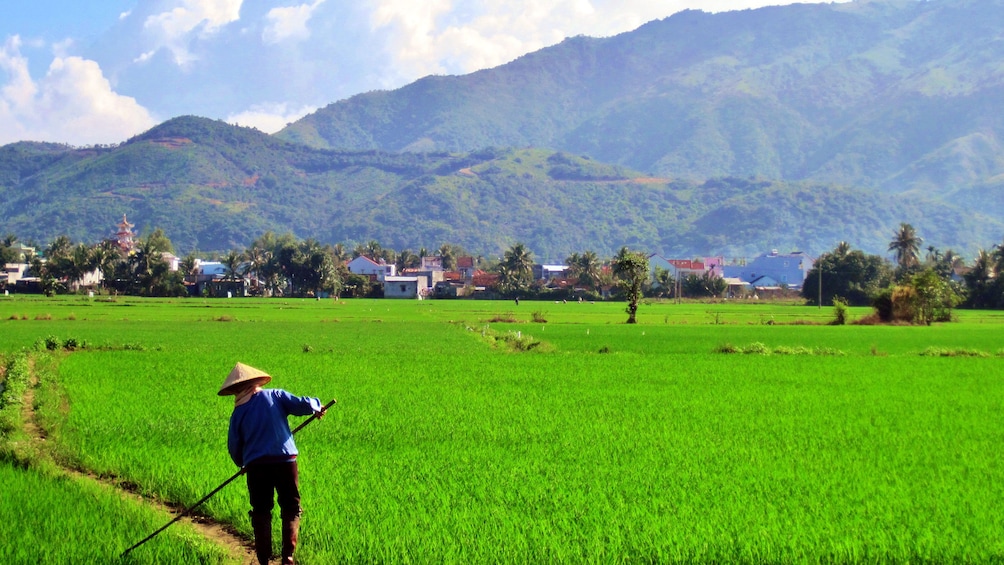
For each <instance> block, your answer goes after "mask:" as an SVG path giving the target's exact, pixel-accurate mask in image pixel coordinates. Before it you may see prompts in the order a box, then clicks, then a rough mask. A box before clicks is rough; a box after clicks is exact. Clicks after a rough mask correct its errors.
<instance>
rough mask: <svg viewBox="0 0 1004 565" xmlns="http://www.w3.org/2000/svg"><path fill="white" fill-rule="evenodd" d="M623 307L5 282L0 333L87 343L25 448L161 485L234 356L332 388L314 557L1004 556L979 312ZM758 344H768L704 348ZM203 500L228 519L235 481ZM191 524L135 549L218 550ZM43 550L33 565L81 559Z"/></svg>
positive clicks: (310, 510)
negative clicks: (37, 437) (43, 436)
mask: <svg viewBox="0 0 1004 565" xmlns="http://www.w3.org/2000/svg"><path fill="white" fill-rule="evenodd" d="M623 307H624V305H623V304H617V303H612V304H611V303H597V304H588V303H587V304H578V303H575V304H572V303H569V304H554V303H533V302H527V301H523V302H521V304H520V305H519V306H518V307H517V306H515V305H514V304H512V303H508V302H471V301H423V302H417V301H415V302H410V301H409V302H404V301H400V302H398V301H387V300H383V301H368V300H352V301H343V302H338V301H310V300H303V301H297V300H287V301H281V300H231V301H226V300H215V301H212V300H210V301H206V300H178V301H158V300H139V299H120V300H119V301H118V302H111V303H101V302H92V301H86V300H80V299H75V298H71V299H59V300H42V299H36V300H20V299H19V300H16V301H15V300H8V301H4V302H0V351H6V352H8V353H10V354H13V352H16V351H18V350H20V349H22V348H31V347H32V346H33V345H34V344H36V343H39V344H41V345H42V346H43V347H44V343H45V340H46V338H50V340H51V341H54V342H60V343H63V342H65V341H66V340H67V339H71V338H72V340H75V341H76V342H77V343H78V344H85V345H86V347H85V348H83V349H78V350H76V351H74V352H72V353H58V354H57V355H56V359H57V361H58V366H57V367H55V368H54V369H53V376H52V378H51V379H43V382H42V383H41V385H40V386H39V387H38V388H37V392H36V394H37V399H38V400H37V404H38V410H37V414H38V418H39V420H40V423H41V424H42V426H43V427H44V428H45V430H46V432H47V434H48V437H47V444H48V445H47V447H46V449H47V450H48V452H49V453H51V454H52V457H54V458H55V460H56V461H58V462H62V463H65V464H71V465H74V466H77V467H81V468H84V469H87V470H89V471H91V472H93V473H96V474H100V475H104V476H107V477H114V478H117V479H119V480H122V481H127V482H128V483H130V484H134V485H136V488H137V489H138V490H140V491H141V492H144V493H147V494H150V495H152V496H155V497H157V498H159V499H164V500H168V501H172V502H175V503H181V504H190V503H191V502H194V501H195V500H197V499H198V498H200V497H201V496H202V495H204V494H205V493H206V492H208V491H209V490H211V489H212V488H214V487H215V486H216V485H218V484H219V483H220V482H222V481H223V480H224V479H226V478H227V477H228V476H230V475H231V474H232V473H233V472H234V471H235V468H234V467H233V465H232V463H231V462H230V461H229V458H228V457H227V455H226V449H225V437H226V427H227V419H228V416H229V412H230V410H231V408H232V406H231V403H230V402H229V401H228V400H227V399H221V398H219V397H217V396H216V395H215V392H216V390H217V389H218V387H219V384H220V383H221V382H222V380H223V378H224V377H225V376H226V374H227V372H228V371H229V370H230V368H232V366H233V364H234V363H235V362H236V361H242V362H245V363H248V364H250V365H253V366H256V367H259V368H262V369H265V370H266V371H270V372H271V373H272V375H273V376H274V377H275V380H274V381H273V383H272V386H276V387H281V388H285V389H287V390H290V391H292V392H295V393H297V394H309V395H312V396H318V397H320V398H322V400H327V399H329V398H337V399H338V401H339V402H338V405H337V406H336V407H335V408H334V409H332V410H331V411H330V412H329V415H328V417H326V418H325V419H323V420H322V421H320V422H317V423H314V424H312V425H311V426H309V427H308V428H306V429H304V430H303V431H302V432H301V434H300V435H299V436H298V439H297V443H298V446H299V447H300V450H301V478H302V483H303V484H302V490H303V497H304V506H305V510H306V512H305V515H304V519H303V530H302V544H301V548H300V551H299V553H298V555H299V557H300V559H301V562H303V563H306V564H308V565H309V564H311V563H314V564H316V563H334V562H350V563H376V562H383V563H430V562H435V563H469V562H477V563H531V562H548V563H584V562H585V563H629V562H709V561H717V562H740V563H780V562H784V563H789V562H795V563H821V562H875V563H888V562H901V563H906V562H973V563H980V562H995V561H1001V560H1004V534H1002V532H1004V528H1002V526H1004V524H1002V521H1004V518H1002V517H1001V516H1000V513H999V511H998V508H999V506H1000V503H1001V501H1002V499H1004V481H1002V479H1004V469H1002V466H1001V464H1000V462H999V461H998V457H997V456H996V454H997V448H998V446H1000V445H1001V444H1002V439H1004V438H1002V435H1004V425H1002V424H1004V422H1002V420H1004V416H1002V415H1001V410H1000V408H1001V405H1002V400H1004V383H1002V382H1001V371H1000V369H1001V364H1002V362H1004V357H1001V356H1000V350H1001V348H1002V347H1004V346H1002V345H1001V343H1000V339H999V336H1000V335H1001V329H1002V328H1004V326H1002V325H1001V324H1002V322H1004V320H1002V317H1001V316H1000V313H997V312H960V313H959V320H960V321H959V322H957V323H952V324H945V325H936V326H932V327H875V326H827V325H822V324H825V323H826V322H828V321H829V320H830V319H831V318H832V312H831V311H828V310H826V309H823V310H819V309H816V308H809V307H799V306H790V305H783V306H779V305H765V304H682V305H675V304H666V303H659V304H644V305H642V307H641V309H640V310H639V321H640V322H641V323H640V324H637V325H631V326H629V325H626V324H624V323H623V322H624V319H625V318H626V314H624V312H623ZM864 314H865V311H857V310H854V311H852V318H853V317H859V316H862V315H864ZM534 320H536V321H534ZM517 335H518V337H516V336H517ZM507 343H509V344H516V345H521V348H522V349H528V351H514V350H512V349H510V348H508V347H506V346H505V344H507ZM528 344H529V345H528ZM752 345H756V347H754V348H753V349H756V350H759V351H765V352H770V354H745V355H744V354H726V353H721V352H719V351H720V350H722V349H728V348H726V347H725V346H734V348H749V347H750V346H752ZM517 349H519V348H517ZM932 352H934V354H932ZM923 353H927V354H926V355H925V354H923ZM977 354H979V355H977ZM0 475H4V477H3V478H4V479H5V482H4V484H7V483H6V479H7V475H13V476H17V477H21V479H18V480H24V481H36V483H32V484H31V485H30V488H31V489H32V490H33V491H39V492H45V493H46V495H47V496H51V497H52V499H53V500H56V501H58V500H62V499H67V500H68V499H79V498H87V496H86V495H81V494H79V493H76V492H74V490H72V487H71V489H70V490H67V489H66V487H67V484H65V481H58V480H53V479H50V478H47V477H46V476H45V475H44V474H32V472H31V471H30V470H25V469H21V468H15V467H12V466H10V465H8V466H7V467H0ZM37 481H41V482H37ZM10 506H11V503H9V502H8V500H7V499H4V500H3V501H2V502H0V522H2V521H6V518H5V517H7V516H10V515H11V512H12V510H11V508H10ZM206 510H207V511H208V512H209V513H211V514H212V515H213V516H215V517H216V518H217V519H219V520H222V521H225V522H229V523H232V524H234V525H235V526H236V527H237V528H238V529H240V530H241V531H243V532H245V533H246V534H248V533H249V531H250V529H249V526H248V524H247V516H246V512H247V503H246V490H245V489H244V487H243V485H240V484H235V485H232V486H231V487H229V488H228V489H226V490H224V491H222V492H221V493H220V494H219V495H217V497H215V498H214V499H212V500H211V501H210V502H209V503H208V504H207V505H206ZM81 515H87V516H95V517H98V518H97V519H95V521H94V523H95V524H96V525H95V526H93V527H90V526H88V527H89V528H90V529H92V530H95V531H97V532H98V534H97V535H100V534H101V533H102V532H106V531H108V530H114V531H115V532H116V534H115V536H116V537H110V538H109V542H108V544H107V545H109V546H116V545H118V546H121V547H113V548H112V550H109V552H107V553H106V554H105V555H116V553H114V550H115V549H117V550H118V551H119V552H120V551H121V550H123V549H125V547H128V545H130V544H131V542H132V541H138V539H140V538H142V537H144V536H145V535H146V534H148V533H150V531H152V530H153V529H155V528H156V526H157V524H156V520H153V522H154V523H152V524H151V523H150V522H149V520H147V521H145V522H144V521H140V520H135V519H131V518H127V511H126V510H123V509H122V508H120V507H117V506H115V505H114V504H103V505H98V506H96V507H89V508H75V507H74V508H71V507H69V506H67V510H66V512H63V513H57V517H56V518H52V519H51V521H53V522H54V523H55V524H61V526H60V527H62V528H65V529H67V531H69V530H72V528H74V527H79V526H74V524H79V523H87V522H81V521H80V519H79V516H81ZM0 533H4V534H7V533H8V532H0ZM10 536H11V537H9V536H8V535H3V536H0V537H2V539H4V540H5V541H4V542H0V543H2V544H6V545H7V546H8V547H7V548H4V549H5V550H6V551H8V552H9V551H11V549H10V547H12V546H14V545H17V546H18V547H20V546H22V545H24V544H22V543H21V542H20V541H7V540H17V539H18V537H17V533H16V532H11V533H10ZM68 536H72V532H70V533H67V534H64V537H68ZM185 539H186V538H184V537H182V538H181V539H177V540H172V539H171V538H165V540H159V541H158V546H157V547H154V548H150V550H149V552H148V550H147V548H146V547H145V546H144V548H141V549H139V550H137V551H136V552H135V553H134V554H132V556H133V558H134V559H136V560H138V561H139V562H144V560H147V559H149V560H150V561H149V562H158V558H157V557H156V556H155V555H156V554H155V552H156V551H166V550H171V548H173V547H175V546H181V547H183V549H182V550H180V551H179V553H178V557H176V559H177V561H176V562H190V563H198V562H206V561H211V560H212V559H220V557H219V556H218V555H217V554H214V553H213V550H212V549H211V548H206V547H203V546H200V545H198V544H194V545H193V544H191V543H188V542H185V541H184V540H185ZM130 540H131V541H130ZM31 543H32V544H34V545H38V542H37V541H32V542H31ZM56 547H57V548H58V552H57V553H46V554H45V556H46V558H45V559H43V562H46V561H48V562H57V561H56V560H52V559H51V556H53V555H58V556H60V557H62V558H65V561H64V562H73V561H78V560H79V561H87V560H88V559H86V558H83V559H77V558H78V557H80V556H79V555H76V554H74V553H73V551H74V549H73V548H72V547H68V546H66V545H65V544H61V545H58V546H56ZM165 548H166V549H165ZM49 549H51V550H52V551H57V550H56V549H52V548H49ZM147 552H148V553H147ZM3 555H5V554H4V553H3V550H0V557H2V556H3ZM28 555H31V554H28ZM88 555H89V556H90V555H92V554H88ZM214 555H216V557H214Z"/></svg>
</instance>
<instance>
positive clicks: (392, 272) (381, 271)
mask: <svg viewBox="0 0 1004 565" xmlns="http://www.w3.org/2000/svg"><path fill="white" fill-rule="evenodd" d="M346 267H348V269H349V272H350V273H352V274H354V275H363V276H367V277H371V278H374V279H376V280H378V281H380V282H384V279H385V278H386V277H394V276H397V265H394V264H393V263H387V262H386V261H384V260H383V259H381V260H380V262H379V263H377V262H376V261H374V260H372V259H370V258H369V257H367V256H365V255H360V256H359V257H356V258H355V259H353V260H351V261H349V262H348V264H347V265H346Z"/></svg>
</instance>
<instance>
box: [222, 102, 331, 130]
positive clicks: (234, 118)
mask: <svg viewBox="0 0 1004 565" xmlns="http://www.w3.org/2000/svg"><path fill="white" fill-rule="evenodd" d="M315 110H317V107H316V106H301V107H299V108H294V107H292V105H291V104H286V103H276V104H256V105H254V106H252V107H251V108H250V109H248V110H245V111H243V112H241V113H239V114H232V115H230V116H228V117H227V119H226V121H227V122H228V123H231V124H234V125H241V126H246V127H254V128H258V129H259V130H261V131H263V132H265V133H275V132H277V131H279V130H281V129H282V128H284V127H286V124H288V123H290V122H295V121H296V120H299V119H300V118H302V117H304V116H306V115H307V114H309V113H311V112H313V111H315Z"/></svg>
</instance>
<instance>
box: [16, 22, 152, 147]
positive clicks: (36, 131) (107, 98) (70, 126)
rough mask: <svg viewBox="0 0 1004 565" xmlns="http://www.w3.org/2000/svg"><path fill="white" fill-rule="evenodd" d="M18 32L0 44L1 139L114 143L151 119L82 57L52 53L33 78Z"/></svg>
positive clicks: (139, 129) (140, 107)
mask: <svg viewBox="0 0 1004 565" xmlns="http://www.w3.org/2000/svg"><path fill="white" fill-rule="evenodd" d="M20 46H21V41H20V38H19V37H17V36H15V37H12V38H10V39H8V40H7V42H6V43H5V44H4V45H3V47H2V48H0V69H2V70H3V71H6V73H7V75H8V77H10V78H9V80H8V82H7V83H6V84H5V85H4V86H3V88H2V89H0V144H5V143H10V142H13V141H18V140H22V139H32V140H35V139H38V140H49V139H57V140H62V141H72V142H73V143H77V144H95V143H115V142H119V141H122V140H123V139H125V138H126V137H128V136H130V135H133V134H134V133H135V132H137V131H142V130H144V129H146V128H149V127H151V126H153V125H154V123H155V121H154V119H153V118H152V117H151V115H150V113H149V112H148V111H147V110H146V109H145V108H144V107H142V106H141V105H140V104H139V103H137V102H136V100H135V99H134V98H132V97H129V96H122V95H120V94H117V93H116V92H114V90H113V89H112V87H111V84H110V83H109V82H108V79H107V78H105V76H104V74H103V73H102V71H101V68H100V67H99V66H98V64H97V63H96V62H94V61H90V60H87V59H83V58H81V57H60V56H57V57H54V58H53V59H52V63H51V64H50V66H49V69H48V72H47V73H46V74H45V76H44V77H42V78H40V79H38V80H35V79H34V78H32V76H31V74H30V72H29V66H28V60H27V58H25V57H24V56H23V55H22V54H21V51H20Z"/></svg>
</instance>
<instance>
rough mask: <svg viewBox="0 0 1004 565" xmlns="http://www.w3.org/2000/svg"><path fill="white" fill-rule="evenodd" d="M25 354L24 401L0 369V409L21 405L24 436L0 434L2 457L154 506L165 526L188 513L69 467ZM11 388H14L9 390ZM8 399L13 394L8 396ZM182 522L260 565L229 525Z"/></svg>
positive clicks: (235, 556)
mask: <svg viewBox="0 0 1004 565" xmlns="http://www.w3.org/2000/svg"><path fill="white" fill-rule="evenodd" d="M24 355H25V360H26V361H27V375H25V376H24V377H26V381H27V382H25V383H24V390H23V392H22V393H21V395H20V398H5V397H3V396H2V395H4V394H5V393H6V392H9V393H16V392H17V389H18V388H19V387H18V386H15V385H12V384H11V383H9V382H8V380H7V378H6V377H7V376H11V375H9V373H10V372H11V371H8V368H7V366H6V364H4V365H2V366H0V406H5V405H11V404H20V418H19V419H20V424H21V430H20V432H21V433H20V434H18V435H17V437H16V438H10V437H3V436H2V435H0V441H2V442H3V443H6V444H7V445H4V446H3V449H2V450H0V456H2V457H3V458H5V459H8V460H10V461H11V462H13V463H15V464H16V465H18V466H20V467H23V468H26V469H32V468H39V467H43V466H44V467H45V469H46V471H48V472H55V474H56V475H57V476H62V477H65V478H68V479H70V480H73V481H77V482H81V483H90V484H91V485H96V486H99V487H100V488H101V489H103V490H105V491H107V492H110V493H113V494H114V495H117V496H119V497H121V498H122V499H124V500H129V501H132V502H134V503H138V504H143V505H146V506H148V507H151V508H153V509H155V510H157V511H158V512H160V513H161V514H163V515H164V516H165V518H164V521H165V523H166V522H167V521H169V520H170V519H171V517H173V516H177V515H178V514H180V513H181V512H183V511H184V510H185V507H184V506H183V505H181V504H174V503H170V502H166V501H163V500H159V499H156V498H152V497H149V496H144V495H143V494H141V493H140V491H139V487H138V485H135V484H133V483H130V482H128V481H124V480H121V479H119V478H118V477H114V476H107V475H98V474H96V473H94V472H92V471H90V470H88V469H85V468H80V467H78V466H74V465H71V464H68V463H67V462H66V461H64V460H62V458H60V457H58V456H56V455H55V454H54V453H53V451H52V448H51V447H49V446H48V445H47V443H48V435H49V434H48V432H47V431H46V429H45V427H44V426H43V425H42V423H41V422H40V419H39V417H38V414H37V413H36V407H37V403H36V398H35V397H36V391H37V390H38V388H39V385H40V382H41V379H40V378H39V374H38V370H37V369H36V361H37V357H36V355H35V354H33V353H26V354H24ZM24 377H23V378H24ZM8 388H9V389H10V390H9V391H8ZM8 396H10V395H9V394H8ZM64 402H65V400H64ZM179 522H181V523H182V524H184V525H185V526H187V527H189V528H191V529H192V530H194V531H195V532H196V533H198V535H200V536H202V537H203V538H205V539H206V540H208V541H209V542H211V543H213V544H215V545H217V546H219V547H221V548H222V549H223V550H224V552H225V553H226V554H227V555H228V556H229V558H230V559H232V560H234V561H237V562H239V563H241V564H253V563H256V557H255V553H254V543H253V542H252V541H251V540H249V539H246V538H244V537H243V536H241V535H240V534H239V533H238V532H237V531H236V530H235V529H234V528H233V527H232V526H230V525H229V524H224V523H221V522H217V521H216V520H214V519H212V518H211V517H209V516H207V515H205V514H202V513H199V512H198V511H193V512H192V513H190V514H189V515H188V516H185V517H184V518H182V519H181V520H179Z"/></svg>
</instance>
